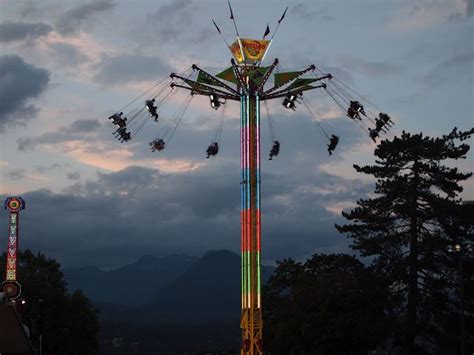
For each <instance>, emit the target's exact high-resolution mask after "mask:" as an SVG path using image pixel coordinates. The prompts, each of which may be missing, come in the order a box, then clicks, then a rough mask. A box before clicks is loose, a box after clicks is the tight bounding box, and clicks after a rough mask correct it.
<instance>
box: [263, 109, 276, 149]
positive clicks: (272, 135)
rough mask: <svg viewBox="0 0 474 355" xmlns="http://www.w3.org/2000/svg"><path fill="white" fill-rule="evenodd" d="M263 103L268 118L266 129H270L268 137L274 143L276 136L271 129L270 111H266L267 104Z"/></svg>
mask: <svg viewBox="0 0 474 355" xmlns="http://www.w3.org/2000/svg"><path fill="white" fill-rule="evenodd" d="M263 102H264V105H265V112H266V114H267V118H268V127H269V129H270V136H271V139H272V142H274V141H275V140H276V134H275V129H274V128H273V122H272V116H270V110H269V109H268V102H267V101H266V100H265V101H263Z"/></svg>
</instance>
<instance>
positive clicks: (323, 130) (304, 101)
mask: <svg viewBox="0 0 474 355" xmlns="http://www.w3.org/2000/svg"><path fill="white" fill-rule="evenodd" d="M301 102H303V104H304V105H305V106H306V108H307V109H308V111H309V113H310V115H311V116H313V118H314V119H315V120H316V123H317V125H318V126H319V128H320V129H321V131H322V132H323V133H324V135H325V136H326V138H327V139H328V140H330V138H329V134H327V132H326V130H325V129H324V127H323V125H322V124H321V122H319V120H318V118H317V116H316V115H315V114H314V112H313V110H312V109H311V106H310V105H309V104H308V103H307V102H306V100H304V99H301Z"/></svg>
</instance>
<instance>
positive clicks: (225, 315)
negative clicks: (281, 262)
mask: <svg viewBox="0 0 474 355" xmlns="http://www.w3.org/2000/svg"><path fill="white" fill-rule="evenodd" d="M273 270H274V268H273V267H267V266H264V267H262V276H263V280H264V282H266V281H267V280H268V278H269V277H270V275H271V273H272V272H273ZM240 272H241V258H240V256H239V255H237V254H235V253H233V252H230V251H227V250H219V251H209V252H207V253H206V254H205V255H204V256H203V257H202V258H201V259H199V260H198V261H196V262H195V263H194V264H193V265H192V266H191V267H190V268H189V269H188V270H187V271H186V272H185V273H183V274H182V275H181V276H180V277H178V278H177V279H175V280H174V281H172V282H171V283H169V284H168V285H167V286H166V287H164V288H162V289H161V290H160V292H159V293H158V294H157V296H156V298H155V299H154V300H153V302H151V303H150V304H149V305H148V306H147V308H148V310H149V312H151V314H153V316H154V318H155V319H158V320H162V321H165V320H166V321H175V322H176V321H186V322H192V321H198V320H199V321H202V320H205V321H206V322H220V321H228V320H235V321H237V322H238V319H239V318H240V295H241V285H240V280H241V274H240Z"/></svg>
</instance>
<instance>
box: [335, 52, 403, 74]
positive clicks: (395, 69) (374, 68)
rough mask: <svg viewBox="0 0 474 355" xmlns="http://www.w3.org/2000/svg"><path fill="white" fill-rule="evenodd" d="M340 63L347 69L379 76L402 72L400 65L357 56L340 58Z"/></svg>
mask: <svg viewBox="0 0 474 355" xmlns="http://www.w3.org/2000/svg"><path fill="white" fill-rule="evenodd" d="M340 64H341V65H342V66H344V67H345V68H346V69H348V70H355V71H359V72H361V73H363V74H366V75H369V76H372V77H379V76H387V75H393V74H399V73H401V72H402V67H401V66H400V65H398V64H394V63H389V62H371V61H367V60H362V59H357V58H347V57H345V58H344V59H342V60H340Z"/></svg>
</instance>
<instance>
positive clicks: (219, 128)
mask: <svg viewBox="0 0 474 355" xmlns="http://www.w3.org/2000/svg"><path fill="white" fill-rule="evenodd" d="M225 111H226V105H225V104H224V105H223V107H222V111H221V115H220V117H219V122H218V126H217V129H216V134H215V136H214V142H217V143H219V144H220V143H221V138H222V130H223V129H224V119H225Z"/></svg>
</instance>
